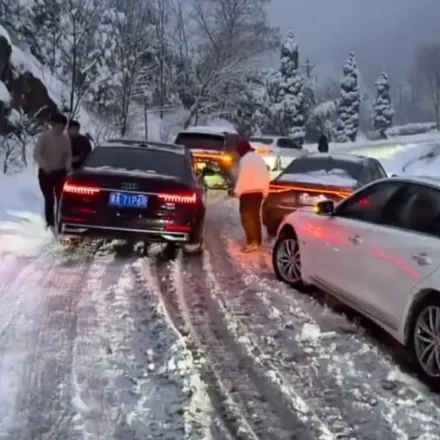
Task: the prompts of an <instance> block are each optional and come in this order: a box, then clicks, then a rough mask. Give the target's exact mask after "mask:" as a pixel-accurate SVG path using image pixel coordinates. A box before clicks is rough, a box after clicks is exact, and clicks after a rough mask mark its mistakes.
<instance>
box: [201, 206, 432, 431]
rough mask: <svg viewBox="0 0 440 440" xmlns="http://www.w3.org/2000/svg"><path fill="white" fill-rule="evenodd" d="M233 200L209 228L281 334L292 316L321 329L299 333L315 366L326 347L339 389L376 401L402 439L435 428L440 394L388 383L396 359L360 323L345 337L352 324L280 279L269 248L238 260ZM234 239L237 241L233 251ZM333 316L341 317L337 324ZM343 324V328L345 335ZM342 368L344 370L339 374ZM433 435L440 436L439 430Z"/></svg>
mask: <svg viewBox="0 0 440 440" xmlns="http://www.w3.org/2000/svg"><path fill="white" fill-rule="evenodd" d="M234 202H235V201H234V200H229V201H227V202H226V203H218V204H214V205H213V209H211V210H210V211H209V215H208V217H209V220H208V221H209V223H210V226H211V228H210V230H211V231H212V233H213V235H215V236H216V237H217V241H216V247H217V248H218V247H220V248H222V249H225V248H226V249H227V250H228V253H229V254H230V259H231V261H232V262H233V263H232V265H233V267H237V266H238V268H239V270H238V272H239V273H240V274H245V277H244V280H245V281H246V282H247V284H248V286H249V287H252V286H254V287H255V286H256V285H257V286H258V290H260V291H262V292H261V294H260V295H259V296H260V300H261V301H264V302H265V304H266V307H267V309H268V312H267V313H270V310H271V309H272V310H274V311H275V314H276V315H279V316H278V318H277V319H278V320H279V321H280V326H281V327H280V334H282V331H283V320H284V321H285V320H286V319H288V320H290V322H291V323H295V322H296V323H297V324H298V318H299V317H300V318H301V319H302V322H301V321H300V324H299V326H298V328H300V327H301V326H302V329H303V330H304V328H305V327H304V324H306V325H307V326H308V328H309V329H312V330H313V329H315V330H317V333H318V334H321V336H319V337H317V338H313V337H312V340H309V341H304V340H302V338H301V337H300V335H299V334H297V335H296V339H297V342H298V343H300V344H301V345H305V348H306V350H307V351H309V352H310V354H314V356H312V358H311V359H312V360H314V363H315V366H316V368H319V367H320V364H321V362H320V360H319V356H320V353H319V350H318V348H320V347H321V346H322V348H323V349H325V350H327V352H326V353H327V356H328V359H331V361H332V362H331V363H330V364H329V366H330V367H332V368H333V370H332V374H333V375H334V376H337V377H336V378H337V379H338V381H339V383H340V386H341V387H344V388H346V389H348V390H350V391H351V392H353V393H354V396H355V399H354V401H355V402H357V401H358V402H360V403H361V404H362V402H371V403H374V404H375V408H376V411H380V408H382V412H381V414H382V416H383V419H384V420H386V421H388V424H389V425H390V426H392V427H393V430H394V432H395V435H397V436H400V438H403V439H405V438H411V435H412V434H414V436H417V435H420V433H422V434H424V435H430V433H435V432H437V431H438V427H439V425H440V421H438V420H439V411H440V408H439V406H438V396H437V395H435V394H433V393H430V392H426V393H424V392H423V391H422V392H420V391H419V390H418V389H416V388H415V387H412V386H409V385H407V384H406V383H398V384H397V386H395V385H396V384H393V383H390V376H391V375H392V374H393V373H394V371H393V370H395V365H394V363H393V362H392V360H390V356H387V355H386V354H384V353H383V352H382V351H381V349H379V348H378V346H377V345H378V344H375V343H374V341H372V340H371V339H369V338H366V337H364V336H363V335H362V334H359V333H361V332H362V330H361V329H359V327H356V334H351V335H347V334H346V330H349V331H351V333H353V329H354V326H353V325H351V324H349V323H348V321H347V320H346V319H345V318H344V317H342V316H341V315H336V314H334V313H328V310H327V309H323V307H322V306H321V305H320V304H319V303H318V302H317V301H316V300H315V299H313V298H311V297H308V296H306V295H302V294H299V293H298V292H295V291H294V290H293V289H290V288H288V287H287V286H285V285H284V284H282V283H279V282H277V281H276V280H275V278H274V275H273V269H272V259H271V255H270V254H269V253H268V251H266V252H261V253H260V258H259V259H257V260H255V259H254V258H255V255H254V256H252V255H248V256H244V255H243V254H241V253H240V258H237V255H238V253H239V252H237V251H238V243H237V237H241V236H242V229H241V225H240V220H239V218H238V214H237V210H236V209H235V207H233V205H234V204H235V203H234ZM231 208H232V209H231ZM231 243H233V244H234V246H233V247H234V250H233V251H232V252H231V247H230V245H231ZM228 245H229V247H228ZM234 256H235V258H234ZM245 259H248V262H247V263H244V261H243V260H245ZM252 260H253V261H252ZM249 263H250V264H249ZM251 281H252V282H251ZM286 314H287V316H288V317H287V318H286ZM274 319H275V318H274ZM335 320H337V321H338V322H337V324H336V325H335ZM341 326H342V328H343V329H344V330H343V332H342V334H341ZM323 332H325V333H324V334H323ZM313 339H315V340H313ZM306 368H307V367H306ZM341 371H344V374H338V373H340V372H341ZM393 385H394V386H393ZM360 390H362V391H363V394H362V393H360ZM365 396H367V397H365ZM433 435H434V438H437V437H435V436H436V435H437V434H433ZM438 438H440V435H439V436H438Z"/></svg>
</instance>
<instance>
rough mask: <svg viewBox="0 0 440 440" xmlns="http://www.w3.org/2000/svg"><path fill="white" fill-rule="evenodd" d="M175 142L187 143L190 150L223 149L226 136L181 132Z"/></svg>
mask: <svg viewBox="0 0 440 440" xmlns="http://www.w3.org/2000/svg"><path fill="white" fill-rule="evenodd" d="M175 143H176V144H179V145H185V146H186V147H188V148H189V149H190V150H213V151H223V149H224V145H225V137H224V136H222V135H217V134H209V133H179V135H178V136H177V138H176V141H175Z"/></svg>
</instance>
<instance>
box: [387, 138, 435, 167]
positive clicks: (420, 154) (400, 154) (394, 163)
mask: <svg viewBox="0 0 440 440" xmlns="http://www.w3.org/2000/svg"><path fill="white" fill-rule="evenodd" d="M439 153H440V142H426V143H420V144H408V145H403V146H401V147H400V148H399V149H398V150H397V151H396V153H395V154H394V155H393V157H392V158H389V159H385V158H384V159H380V161H381V163H382V165H383V167H384V168H385V170H386V171H387V173H388V174H397V175H401V174H414V171H415V169H416V168H417V167H420V165H421V164H424V165H426V161H427V160H428V161H430V160H432V158H434V157H436V156H438V154H439ZM439 171H440V170H438V171H437V174H438V173H439ZM422 174H425V175H427V173H426V172H425V170H424V171H423V173H422Z"/></svg>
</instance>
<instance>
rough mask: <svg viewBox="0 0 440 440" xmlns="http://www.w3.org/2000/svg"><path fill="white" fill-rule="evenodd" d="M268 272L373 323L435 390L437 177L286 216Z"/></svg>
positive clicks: (385, 184)
mask: <svg viewBox="0 0 440 440" xmlns="http://www.w3.org/2000/svg"><path fill="white" fill-rule="evenodd" d="M273 267H274V270H275V274H276V276H277V277H278V279H280V280H282V281H284V282H285V283H287V284H289V285H291V286H293V287H296V288H300V287H302V286H304V285H314V286H316V287H318V288H320V289H323V290H325V291H326V292H328V293H329V294H330V295H332V296H334V297H336V298H337V299H339V300H340V301H341V302H343V303H345V304H347V305H349V306H350V307H352V308H354V309H356V310H357V311H359V312H360V313H361V314H363V315H365V316H367V317H368V318H370V319H371V320H373V321H374V322H376V323H377V324H378V325H379V326H381V327H382V328H383V329H384V330H385V331H387V332H388V333H389V334H390V335H391V336H393V337H394V338H395V339H396V340H397V341H399V342H400V343H402V344H403V345H405V346H406V347H407V348H408V350H409V352H410V354H411V355H412V356H413V358H414V359H415V360H416V361H417V364H418V366H419V367H420V371H421V373H422V375H423V376H424V378H425V380H426V381H428V382H429V383H430V384H431V385H434V386H435V387H436V388H440V270H439V268H440V178H434V177H433V178H429V177H411V178H409V177H405V178H401V177H394V178H389V179H382V180H379V181H376V182H374V183H371V184H369V185H367V186H364V187H363V188H361V189H360V190H358V191H356V192H355V193H354V194H353V195H351V196H350V197H348V198H346V199H344V200H343V201H342V202H340V203H339V204H335V203H334V202H332V201H330V200H327V201H321V202H319V203H318V205H317V206H316V207H315V208H310V209H308V208H305V209H300V210H298V211H296V212H294V213H292V214H290V215H288V216H287V217H286V218H285V219H284V220H283V222H282V223H281V224H280V227H279V229H278V233H277V240H276V243H275V246H274V249H273Z"/></svg>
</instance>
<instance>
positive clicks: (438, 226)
mask: <svg viewBox="0 0 440 440" xmlns="http://www.w3.org/2000/svg"><path fill="white" fill-rule="evenodd" d="M401 202H403V203H400V206H398V203H396V205H397V206H398V207H397V206H396V209H395V211H396V216H395V222H394V225H395V226H397V227H400V228H403V229H406V230H409V231H414V232H419V233H424V234H429V235H433V236H435V237H440V191H438V190H436V189H435V188H431V187H429V186H425V185H418V184H409V185H408V186H407V188H405V192H404V194H403V195H402V200H401Z"/></svg>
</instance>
